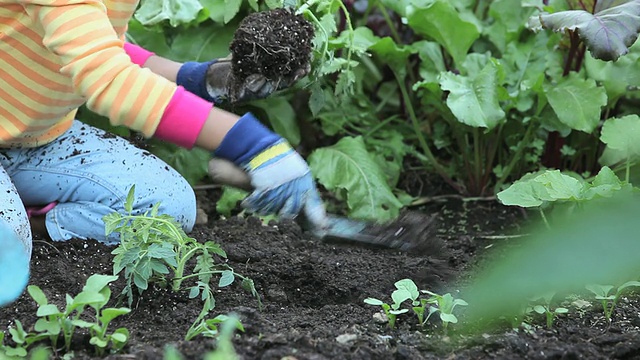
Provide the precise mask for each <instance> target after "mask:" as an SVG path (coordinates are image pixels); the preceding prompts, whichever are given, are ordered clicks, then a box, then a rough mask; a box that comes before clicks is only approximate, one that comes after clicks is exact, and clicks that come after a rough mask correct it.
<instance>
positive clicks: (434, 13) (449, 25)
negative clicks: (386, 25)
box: [408, 0, 480, 64]
mask: <svg viewBox="0 0 640 360" xmlns="http://www.w3.org/2000/svg"><path fill="white" fill-rule="evenodd" d="M408 22H409V26H410V27H411V28H412V29H413V30H415V31H416V32H417V33H418V34H420V35H423V36H426V37H428V38H431V39H433V40H435V41H436V42H438V43H439V44H440V45H442V46H443V47H444V48H445V49H446V50H447V52H448V53H449V54H450V55H451V56H452V57H453V59H454V61H455V62H456V64H461V63H462V61H463V60H464V58H465V57H466V55H467V52H468V51H469V49H470V48H471V45H472V44H473V43H474V42H475V41H476V40H477V39H478V38H479V37H480V31H479V30H478V28H477V27H476V25H474V24H472V23H470V22H468V21H466V20H464V19H463V18H462V16H461V14H460V12H458V10H456V8H455V7H454V6H453V5H452V4H451V3H450V2H449V1H444V0H437V1H433V2H431V3H430V4H428V5H426V7H421V8H416V9H415V11H414V12H412V13H411V14H409V15H408Z"/></svg>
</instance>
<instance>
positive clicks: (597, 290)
mask: <svg viewBox="0 0 640 360" xmlns="http://www.w3.org/2000/svg"><path fill="white" fill-rule="evenodd" d="M585 288H586V289H587V290H589V291H591V292H592V293H594V294H595V295H597V296H600V297H606V296H607V295H609V292H610V291H611V290H613V285H600V284H587V285H586V286H585Z"/></svg>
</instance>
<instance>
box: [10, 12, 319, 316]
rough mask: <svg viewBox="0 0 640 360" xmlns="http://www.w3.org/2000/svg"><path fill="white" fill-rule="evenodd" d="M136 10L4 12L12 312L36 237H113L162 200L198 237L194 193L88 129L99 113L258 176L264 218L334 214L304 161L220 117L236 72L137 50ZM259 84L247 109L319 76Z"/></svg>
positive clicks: (253, 83)
mask: <svg viewBox="0 0 640 360" xmlns="http://www.w3.org/2000/svg"><path fill="white" fill-rule="evenodd" d="M137 5H138V1H136V0H112V1H89V0H84V1H82V0H34V1H23V0H13V1H12V0H1V1H0V14H2V17H0V83H1V84H2V86H0V306H2V305H6V304H8V303H10V302H12V301H13V300H15V299H16V298H17V297H18V296H20V294H21V293H22V291H23V290H24V287H25V286H26V284H27V282H28V276H29V259H30V255H31V242H32V230H33V231H42V232H43V233H44V235H46V236H48V237H50V238H51V239H52V240H54V241H63V240H68V239H71V238H81V239H89V238H91V239H98V240H100V241H104V242H105V243H114V242H117V241H118V238H117V237H116V236H109V237H105V235H104V233H105V231H104V224H103V222H102V217H103V216H105V215H107V214H109V213H112V212H114V211H119V212H123V211H124V209H123V206H124V202H125V198H126V196H127V193H128V191H129V189H130V188H131V186H132V185H133V184H135V186H136V193H135V202H134V205H133V208H134V213H137V214H139V213H143V212H144V211H146V210H148V209H149V208H150V207H151V206H153V205H154V204H155V203H158V202H160V203H161V207H160V212H161V213H164V214H170V215H172V216H174V217H175V218H176V219H177V221H178V222H179V223H180V224H181V225H182V227H183V228H184V230H185V231H187V232H188V231H190V230H191V229H192V227H193V225H194V222H195V216H196V200H195V195H194V193H193V191H192V189H191V187H190V186H189V184H188V183H187V182H186V181H185V180H184V179H183V178H182V177H181V176H180V175H179V174H178V173H177V172H176V171H175V170H173V169H171V168H170V167H169V166H167V165H166V164H165V163H163V162H162V161H161V160H160V159H158V158H157V157H155V156H153V155H150V154H149V153H147V152H145V151H142V150H140V149H138V148H136V147H134V146H133V145H131V144H130V143H129V142H128V141H126V140H125V139H122V138H118V137H115V136H113V135H110V134H108V133H105V132H104V131H102V130H99V129H97V128H94V127H91V126H89V125H86V124H83V123H81V122H79V121H78V120H75V114H76V111H77V109H78V108H79V107H80V106H82V105H83V104H86V106H87V107H88V108H89V109H90V110H92V111H94V112H96V113H97V114H100V115H104V116H106V117H108V118H109V119H110V121H111V124H112V125H124V126H126V127H128V128H130V129H132V130H135V131H139V132H141V133H142V134H143V135H144V136H146V137H155V138H158V139H161V140H165V141H168V142H171V143H174V144H177V145H179V146H182V147H185V148H192V147H194V146H196V147H200V148H203V149H206V150H209V151H212V153H213V154H214V155H215V156H217V157H220V158H224V159H228V160H230V161H232V162H234V163H235V164H236V165H238V166H240V167H242V168H243V169H245V170H246V171H247V173H248V174H249V176H250V178H251V182H252V185H253V187H254V189H255V190H254V191H253V193H252V194H251V195H249V197H247V199H245V201H244V202H243V206H244V207H245V208H247V209H248V210H249V211H251V212H254V213H257V214H279V215H280V216H283V217H290V218H292V217H295V216H297V215H298V214H299V213H304V215H305V216H306V217H307V218H308V220H309V221H310V222H311V223H312V224H314V225H315V226H316V227H317V228H323V227H324V224H325V222H326V219H325V216H326V215H325V211H324V207H323V205H322V202H321V200H320V197H319V195H318V193H317V190H316V187H315V183H314V181H313V178H312V176H311V174H310V171H309V167H308V166H307V163H306V162H305V160H304V159H303V158H302V157H301V156H300V155H299V154H298V153H296V152H295V151H294V150H293V149H292V148H291V146H290V145H289V144H288V143H287V142H286V141H285V140H284V139H282V138H281V137H280V136H278V135H277V134H275V133H273V132H272V131H270V130H269V129H267V128H266V127H265V126H263V125H262V124H261V123H260V121H259V120H258V119H256V118H255V117H254V116H252V115H251V114H250V113H247V114H245V115H243V116H237V115H234V114H232V113H229V112H226V111H224V110H221V109H219V108H216V107H214V106H213V104H214V103H216V102H219V101H223V100H224V99H225V98H226V97H227V96H228V95H229V89H230V88H231V86H232V85H234V88H238V86H235V85H237V84H229V82H230V81H229V79H232V77H229V76H228V75H229V72H230V62H229V61H217V62H216V61H210V62H205V63H197V62H187V63H184V64H180V63H176V62H173V61H171V60H168V59H164V58H162V57H159V56H156V55H155V54H153V53H151V52H149V51H147V50H144V49H142V48H141V47H138V46H136V45H132V44H128V43H125V41H124V36H125V32H126V29H127V24H128V22H129V20H130V18H131V16H132V15H133V13H134V11H135V10H136V7H137ZM307 71H308V66H307V68H305V69H300V70H298V71H296V72H295V73H294V75H292V76H291V77H290V78H286V79H277V80H276V81H268V80H267V79H265V78H264V77H260V76H259V75H257V76H250V77H248V78H247V81H246V82H245V83H243V84H240V87H239V88H240V89H241V94H240V96H238V98H239V99H240V100H247V99H254V98H261V97H265V96H267V95H269V94H270V93H271V92H273V91H275V90H278V89H279V88H282V87H283V86H289V85H290V84H292V83H293V82H295V81H296V80H297V79H298V78H300V77H302V76H304V75H306V73H307Z"/></svg>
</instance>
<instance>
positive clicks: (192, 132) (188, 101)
mask: <svg viewBox="0 0 640 360" xmlns="http://www.w3.org/2000/svg"><path fill="white" fill-rule="evenodd" d="M212 107H213V104H212V103H210V102H208V101H206V100H203V99H201V98H199V97H198V96H196V95H193V94H192V93H190V92H188V91H186V90H185V89H184V88H183V87H182V86H178V89H177V90H176V92H175V93H174V94H173V97H172V98H171V101H169V105H167V108H166V109H165V111H164V115H162V119H160V124H158V128H157V129H156V132H155V135H154V137H156V138H158V139H161V140H165V141H168V142H171V143H174V144H176V145H178V146H182V147H184V148H187V149H191V148H192V147H193V145H194V144H195V143H196V139H197V138H198V135H199V134H200V131H202V127H203V126H204V123H205V122H206V121H207V118H208V117H209V113H210V112H211V108H212Z"/></svg>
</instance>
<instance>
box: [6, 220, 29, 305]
mask: <svg viewBox="0 0 640 360" xmlns="http://www.w3.org/2000/svg"><path fill="white" fill-rule="evenodd" d="M0 249H1V250H0V306H4V305H7V304H10V303H11V302H13V301H14V300H16V299H17V298H18V297H19V296H20V295H21V294H22V292H23V291H24V288H25V287H26V286H27V283H28V282H29V249H27V247H26V246H25V244H24V243H23V241H22V240H21V239H20V238H19V237H18V234H16V232H15V231H14V230H13V229H11V228H10V227H9V226H8V225H7V224H6V223H5V222H3V221H2V220H1V219H0Z"/></svg>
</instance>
